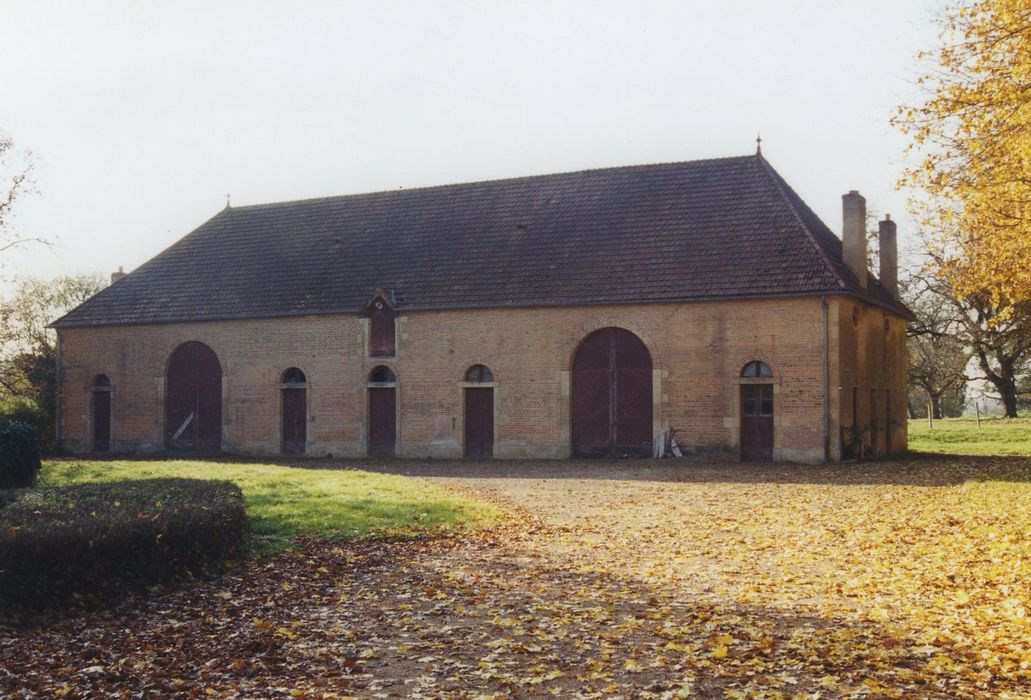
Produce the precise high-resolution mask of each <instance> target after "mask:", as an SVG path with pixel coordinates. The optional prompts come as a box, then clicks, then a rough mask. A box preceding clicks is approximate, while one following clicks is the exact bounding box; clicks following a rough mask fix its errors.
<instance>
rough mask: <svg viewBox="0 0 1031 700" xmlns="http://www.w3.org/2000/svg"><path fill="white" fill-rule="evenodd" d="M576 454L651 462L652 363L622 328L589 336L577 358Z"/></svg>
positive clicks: (574, 400) (574, 384)
mask: <svg viewBox="0 0 1031 700" xmlns="http://www.w3.org/2000/svg"><path fill="white" fill-rule="evenodd" d="M572 423H573V425H572V428H573V453H574V454H575V455H577V456H595V457H598V456H608V457H624V456H634V457H647V456H648V455H650V454H651V451H652V358H651V353H649V352H648V348H647V347H646V346H645V344H644V343H643V342H641V339H640V338H638V337H637V336H636V335H634V334H633V333H631V332H630V331H628V330H624V329H622V328H602V329H601V330H598V331H595V332H594V333H591V334H590V335H589V336H587V337H586V338H585V339H584V341H583V342H582V343H581V344H580V347H579V348H577V350H576V355H575V356H574V358H573V381H572Z"/></svg>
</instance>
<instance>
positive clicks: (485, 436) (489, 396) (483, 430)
mask: <svg viewBox="0 0 1031 700" xmlns="http://www.w3.org/2000/svg"><path fill="white" fill-rule="evenodd" d="M465 456H466V457H493V456H494V389H492V388H491V387H482V388H479V387H477V388H471V387H468V388H466V390H465Z"/></svg>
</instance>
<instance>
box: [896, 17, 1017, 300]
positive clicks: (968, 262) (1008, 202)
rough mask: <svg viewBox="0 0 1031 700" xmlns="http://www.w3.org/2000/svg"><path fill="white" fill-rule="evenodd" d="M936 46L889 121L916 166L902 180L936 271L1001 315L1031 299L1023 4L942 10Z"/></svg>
mask: <svg viewBox="0 0 1031 700" xmlns="http://www.w3.org/2000/svg"><path fill="white" fill-rule="evenodd" d="M941 38H942V41H943V47H942V48H941V49H940V50H938V51H937V52H936V53H932V54H930V56H927V55H925V56H924V57H925V58H936V60H937V64H938V65H937V68H936V69H934V70H931V71H929V72H928V73H927V74H926V75H924V76H923V77H922V78H920V80H919V83H920V84H921V85H922V86H924V87H925V88H926V89H927V97H926V99H925V100H924V101H923V102H922V103H921V104H918V105H916V106H909V107H902V108H900V109H899V111H898V113H897V114H896V115H895V118H894V120H893V121H894V124H895V125H896V126H897V127H899V128H900V129H901V130H902V131H903V133H905V134H907V135H908V136H909V137H910V138H911V143H910V155H914V156H916V161H917V162H916V164H915V165H913V166H912V167H910V168H909V169H908V170H907V172H906V173H905V176H904V179H903V182H904V184H906V185H909V186H912V187H914V188H916V190H917V192H919V194H918V195H916V196H915V197H914V199H913V203H914V205H915V206H914V209H915V211H916V212H917V214H918V216H919V217H920V220H921V224H922V226H924V228H925V229H926V230H928V231H933V232H934V236H933V242H934V245H935V247H936V250H935V251H933V252H934V257H935V258H936V259H938V260H940V263H941V264H940V269H939V273H940V274H941V275H942V276H943V278H944V279H946V280H947V281H948V282H949V283H950V284H951V285H952V287H953V288H954V289H955V292H956V294H958V295H961V296H966V295H972V294H973V295H985V296H988V297H990V298H991V300H992V303H993V305H994V306H995V307H997V308H998V309H1000V310H1002V311H1005V310H1006V309H1007V308H1008V307H1010V306H1011V305H1014V304H1021V303H1025V302H1027V301H1029V300H1031V2H1028V0H967V1H966V2H961V3H959V4H955V5H951V6H950V7H949V8H947V9H946V11H945V14H944V17H943V22H942V33H941Z"/></svg>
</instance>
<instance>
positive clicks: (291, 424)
mask: <svg viewBox="0 0 1031 700" xmlns="http://www.w3.org/2000/svg"><path fill="white" fill-rule="evenodd" d="M307 403H308V390H307V389H300V388H291V389H283V452H284V453H286V454H304V448H305V444H306V443H307V441H308V420H307V418H308V409H307Z"/></svg>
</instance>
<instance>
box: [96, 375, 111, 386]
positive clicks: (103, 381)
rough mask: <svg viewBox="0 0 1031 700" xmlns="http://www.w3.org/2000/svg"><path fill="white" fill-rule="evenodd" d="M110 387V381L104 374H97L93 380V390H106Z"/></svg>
mask: <svg viewBox="0 0 1031 700" xmlns="http://www.w3.org/2000/svg"><path fill="white" fill-rule="evenodd" d="M110 386H111V380H110V379H108V378H107V375H106V374H98V375H97V376H95V377H94V378H93V388H94V389H106V388H109V387H110Z"/></svg>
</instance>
